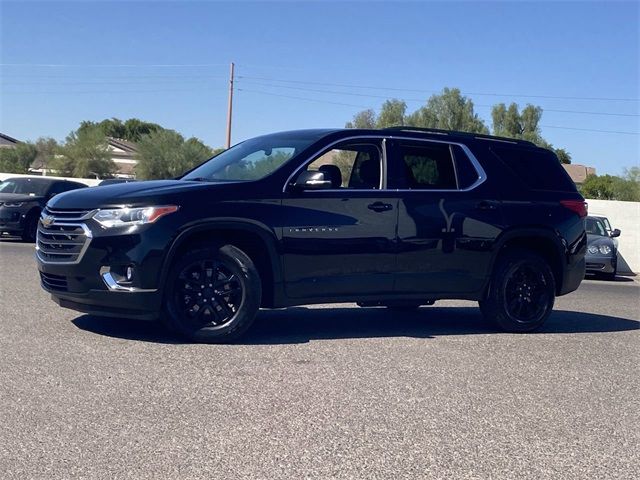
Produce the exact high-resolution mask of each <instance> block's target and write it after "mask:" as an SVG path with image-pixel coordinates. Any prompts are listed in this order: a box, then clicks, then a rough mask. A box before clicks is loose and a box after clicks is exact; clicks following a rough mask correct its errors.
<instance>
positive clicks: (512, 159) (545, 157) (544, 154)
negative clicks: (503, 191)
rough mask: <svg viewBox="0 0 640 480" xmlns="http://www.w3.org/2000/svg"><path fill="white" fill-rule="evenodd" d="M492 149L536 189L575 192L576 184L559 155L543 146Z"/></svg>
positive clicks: (513, 170) (516, 173) (517, 174)
mask: <svg viewBox="0 0 640 480" xmlns="http://www.w3.org/2000/svg"><path fill="white" fill-rule="evenodd" d="M491 151H492V152H493V153H494V154H495V155H497V156H498V158H500V160H502V162H503V163H504V164H505V165H506V166H507V168H509V170H511V171H512V172H513V173H515V175H516V176H517V177H518V178H520V180H522V181H523V182H524V183H525V184H526V185H528V186H529V187H530V188H532V189H534V190H560V191H570V192H575V191H576V186H575V185H574V183H573V181H572V180H571V178H570V177H569V175H568V174H567V172H566V171H565V169H564V168H562V164H561V163H560V160H558V157H556V156H555V154H554V153H552V152H550V151H548V150H544V149H542V148H523V147H519V148H513V147H491Z"/></svg>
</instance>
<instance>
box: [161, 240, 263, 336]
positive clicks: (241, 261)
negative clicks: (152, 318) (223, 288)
mask: <svg viewBox="0 0 640 480" xmlns="http://www.w3.org/2000/svg"><path fill="white" fill-rule="evenodd" d="M198 260H217V261H219V262H220V263H222V264H223V265H224V266H225V267H226V268H228V269H229V270H230V271H231V272H232V273H234V274H235V275H237V277H238V279H239V281H240V283H241V285H242V289H243V297H242V301H241V303H240V307H239V308H238V311H237V312H236V314H235V315H234V316H233V317H232V319H231V320H230V321H229V322H227V323H225V324H223V325H220V326H213V325H212V326H206V327H203V328H200V329H194V328H193V327H192V326H190V325H188V324H186V322H184V319H183V316H182V313H181V312H180V309H179V308H178V306H177V305H176V302H175V295H174V292H175V288H176V283H177V280H178V275H179V274H180V272H181V271H182V270H183V269H184V268H185V267H187V266H188V265H190V264H191V263H193V262H195V261H198ZM261 296H262V288H261V282H260V277H259V275H258V271H257V269H256V268H255V266H254V264H253V262H252V261H251V259H250V258H249V257H248V256H247V255H246V254H245V253H244V252H243V251H242V250H240V249H238V248H237V247H235V246H233V245H224V246H221V247H219V248H200V249H197V250H193V251H190V252H188V253H186V254H185V255H183V256H182V257H181V258H180V259H178V261H177V262H176V263H175V264H174V265H173V267H172V269H171V271H170V272H169V276H168V279H167V287H166V291H165V295H164V307H165V308H164V310H165V311H164V315H163V319H164V321H165V323H166V324H167V326H168V327H169V328H170V329H171V330H173V331H175V332H176V333H178V334H180V335H181V336H183V337H186V338H188V339H189V340H191V341H195V342H202V343H226V342H231V341H233V340H236V339H237V338H239V337H240V336H241V335H242V334H243V333H244V332H246V331H247V329H248V328H249V327H250V326H251V324H252V323H253V320H254V318H255V316H256V313H257V312H258V310H259V308H260V302H261Z"/></svg>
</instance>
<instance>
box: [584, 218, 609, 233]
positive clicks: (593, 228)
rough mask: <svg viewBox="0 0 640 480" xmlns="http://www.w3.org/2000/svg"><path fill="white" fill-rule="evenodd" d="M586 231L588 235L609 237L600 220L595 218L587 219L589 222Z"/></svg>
mask: <svg viewBox="0 0 640 480" xmlns="http://www.w3.org/2000/svg"><path fill="white" fill-rule="evenodd" d="M585 230H586V231H587V233H589V234H591V235H600V236H602V237H604V236H606V235H607V232H606V231H605V228H604V225H603V224H602V222H601V221H600V220H598V219H597V218H593V217H587V221H586V223H585Z"/></svg>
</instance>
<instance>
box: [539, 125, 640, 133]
mask: <svg viewBox="0 0 640 480" xmlns="http://www.w3.org/2000/svg"><path fill="white" fill-rule="evenodd" d="M540 127H542V128H560V129H562V130H578V131H581V132H598V133H619V134H621V135H640V132H619V131H617V130H597V129H594V128H577V127H560V126H557V125H540Z"/></svg>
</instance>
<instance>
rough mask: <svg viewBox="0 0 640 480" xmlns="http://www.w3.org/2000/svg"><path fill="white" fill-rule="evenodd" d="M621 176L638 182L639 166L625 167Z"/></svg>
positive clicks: (639, 177) (639, 181)
mask: <svg viewBox="0 0 640 480" xmlns="http://www.w3.org/2000/svg"><path fill="white" fill-rule="evenodd" d="M623 178H625V179H627V180H630V181H632V182H635V183H640V167H631V168H625V169H624V176H623Z"/></svg>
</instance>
